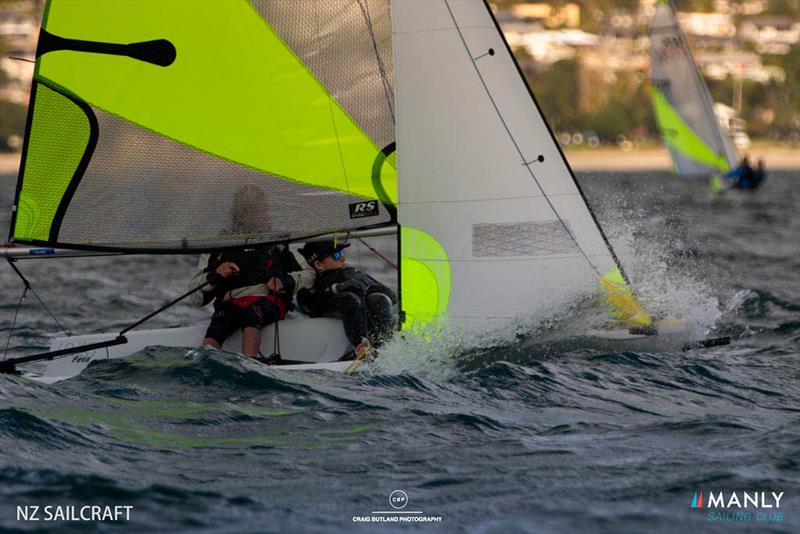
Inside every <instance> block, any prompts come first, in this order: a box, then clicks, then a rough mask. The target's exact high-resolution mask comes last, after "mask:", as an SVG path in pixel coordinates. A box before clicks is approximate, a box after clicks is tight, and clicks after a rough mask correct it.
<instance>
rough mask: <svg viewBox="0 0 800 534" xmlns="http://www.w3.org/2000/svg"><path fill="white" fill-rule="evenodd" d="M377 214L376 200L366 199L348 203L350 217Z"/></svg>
mask: <svg viewBox="0 0 800 534" xmlns="http://www.w3.org/2000/svg"><path fill="white" fill-rule="evenodd" d="M377 215H378V201H377V200H366V201H364V202H355V203H353V204H350V218H351V219H360V218H361V217H376V216H377Z"/></svg>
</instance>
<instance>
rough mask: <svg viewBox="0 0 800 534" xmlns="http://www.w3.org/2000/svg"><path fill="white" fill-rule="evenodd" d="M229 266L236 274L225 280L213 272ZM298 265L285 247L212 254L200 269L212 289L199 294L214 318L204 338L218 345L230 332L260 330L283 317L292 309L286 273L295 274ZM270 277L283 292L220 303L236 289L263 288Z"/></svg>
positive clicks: (291, 284)
mask: <svg viewBox="0 0 800 534" xmlns="http://www.w3.org/2000/svg"><path fill="white" fill-rule="evenodd" d="M225 262H232V263H235V264H236V265H237V266H238V267H239V273H238V274H236V275H234V276H230V277H228V278H224V279H223V278H220V277H219V275H217V274H216V272H215V270H216V268H217V267H218V266H219V265H221V264H223V263H225ZM300 269H301V268H300V265H299V264H298V263H297V260H296V259H295V257H294V254H292V253H291V251H290V250H289V248H288V247H286V246H285V245H269V246H264V247H258V248H249V249H237V250H225V251H222V252H218V253H215V254H212V255H211V256H210V257H209V259H208V266H207V267H206V268H205V269H204V271H205V272H206V278H207V279H208V280H209V281H213V282H214V283H215V285H214V286H213V287H211V288H210V289H209V290H208V291H203V305H206V304H208V303H209V302H211V300H214V299H216V300H215V302H214V315H213V316H212V317H211V324H210V325H209V326H208V330H207V331H206V337H209V338H211V339H214V340H215V341H217V342H218V343H220V344H222V343H223V342H224V341H225V339H227V338H228V336H230V335H231V334H232V333H233V332H235V331H236V330H238V329H240V328H245V327H253V328H263V327H265V326H267V325H268V324H271V323H274V322H276V321H278V320H280V319H283V317H284V316H285V315H286V312H287V311H288V310H291V308H292V293H293V291H294V285H295V281H294V278H292V277H291V276H288V275H287V273H289V272H292V271H299V270H300ZM272 277H277V278H279V279H280V280H281V282H283V286H284V288H283V291H281V292H280V293H278V294H269V295H266V294H264V293H262V294H260V295H258V294H257V295H247V296H242V297H238V298H234V299H231V300H223V298H224V297H225V295H226V294H227V293H228V292H230V291H232V290H234V289H238V288H243V287H248V286H258V285H259V284H265V283H266V281H267V280H269V279H270V278H272Z"/></svg>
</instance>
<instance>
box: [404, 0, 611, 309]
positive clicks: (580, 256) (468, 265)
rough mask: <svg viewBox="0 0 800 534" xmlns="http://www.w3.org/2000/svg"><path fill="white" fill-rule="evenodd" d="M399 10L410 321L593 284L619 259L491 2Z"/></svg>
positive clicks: (438, 2) (565, 299) (537, 303)
mask: <svg viewBox="0 0 800 534" xmlns="http://www.w3.org/2000/svg"><path fill="white" fill-rule="evenodd" d="M392 20H393V24H394V33H395V50H394V52H395V79H396V84H397V97H396V100H397V117H398V124H397V131H398V147H399V148H398V173H399V177H400V178H399V193H398V198H399V205H398V214H399V221H400V223H401V228H402V230H401V246H400V248H401V260H402V261H401V293H402V303H403V310H404V311H405V312H406V315H407V319H409V320H411V321H427V320H430V318H432V317H435V316H438V315H442V314H447V316H448V317H450V318H458V319H464V320H467V321H469V320H476V321H484V320H486V319H488V318H510V317H516V316H520V315H526V314H531V313H533V312H534V311H535V310H538V309H542V308H546V307H549V306H554V305H559V304H562V305H563V304H567V303H569V302H571V300H572V299H573V298H574V297H575V296H576V295H578V294H581V293H583V294H585V293H586V292H591V291H592V290H593V289H594V288H595V287H596V286H597V283H598V280H599V279H600V278H601V277H602V276H604V275H605V274H606V273H609V272H614V271H615V268H616V267H617V261H616V258H615V257H614V254H613V252H612V250H611V247H610V245H609V244H608V242H607V240H606V239H605V236H604V235H603V233H602V231H601V229H600V228H599V226H598V224H597V221H596V220H595V218H594V216H593V214H592V212H591V211H590V210H589V208H588V206H587V204H586V202H585V200H584V198H583V195H582V193H581V190H580V188H579V186H578V183H577V182H576V180H575V178H574V176H573V175H572V171H571V170H570V168H569V166H568V164H567V162H566V160H565V158H564V155H563V154H562V153H561V151H560V149H559V147H558V145H557V143H556V142H555V139H554V137H553V135H552V132H551V131H550V130H549V128H548V126H547V124H546V122H545V120H544V118H543V116H542V113H541V111H540V110H539V109H538V106H537V105H536V103H535V101H534V100H533V98H532V96H533V95H532V94H531V93H530V91H529V89H528V88H527V86H526V83H525V81H524V78H523V76H522V74H521V72H520V71H519V69H518V67H517V65H516V62H515V61H514V58H513V56H512V54H511V51H510V50H509V48H508V46H507V44H506V42H505V40H504V38H503V36H502V34H501V32H500V30H499V27H498V26H497V24H496V21H495V20H494V17H493V15H492V13H491V11H490V9H489V6H488V5H487V4H486V3H484V2H481V1H471V2H465V1H452V0H395V1H393V2H392ZM615 272H618V271H615ZM620 282H622V280H621V277H620Z"/></svg>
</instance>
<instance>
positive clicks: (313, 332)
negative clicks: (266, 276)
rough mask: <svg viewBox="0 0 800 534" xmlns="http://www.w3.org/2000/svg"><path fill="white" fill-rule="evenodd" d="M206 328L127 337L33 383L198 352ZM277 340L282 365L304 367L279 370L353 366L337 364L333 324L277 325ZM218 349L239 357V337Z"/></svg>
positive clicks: (266, 350) (63, 340) (56, 346)
mask: <svg viewBox="0 0 800 534" xmlns="http://www.w3.org/2000/svg"><path fill="white" fill-rule="evenodd" d="M290 315H291V314H290ZM206 327H207V325H206V324H202V325H196V326H187V327H181V328H162V329H158V330H141V331H133V332H128V333H127V334H125V337H126V338H127V339H128V343H126V344H124V345H115V346H111V347H106V348H102V349H95V350H91V351H88V352H80V353H77V354H71V355H69V356H63V357H61V358H55V359H53V360H50V361H48V362H47V366H46V368H45V370H44V373H43V375H42V376H39V377H34V379H35V380H39V381H41V382H47V383H53V382H58V381H60V380H65V379H67V378H71V377H73V376H76V375H78V374H80V373H81V372H82V371H83V370H84V369H85V368H86V367H87V366H88V365H89V363H90V362H93V361H97V360H106V359H114V358H124V357H125V356H129V355H131V354H133V353H135V352H138V351H140V350H142V349H144V348H145V347H149V346H163V347H182V348H183V347H186V348H193V347H199V346H200V344H201V342H202V340H203V336H204V335H205V331H206ZM274 335H275V327H274V325H269V326H268V327H266V328H265V329H264V330H263V335H262V339H261V353H262V354H264V355H265V356H269V355H270V354H272V352H273V346H274V345H273V343H274ZM116 337H117V334H92V335H85V336H71V337H60V338H56V339H54V340H53V341H52V343H51V344H50V350H60V349H65V348H70V347H76V346H79V345H86V344H89V343H98V342H101V341H108V340H112V339H114V338H116ZM278 337H279V339H280V352H281V356H282V357H283V358H284V359H286V360H293V361H302V362H307V363H303V364H294V365H280V366H277V367H279V368H280V369H293V370H311V369H327V370H333V371H344V370H345V369H346V368H347V367H348V366H349V364H351V363H353V362H339V361H337V360H338V359H339V358H340V357H341V356H342V354H344V353H345V352H346V351H347V348H348V346H349V343H348V341H347V338H346V337H345V334H344V328H343V327H342V322H341V321H339V320H337V319H326V318H316V319H312V318H309V317H305V316H295V317H288V318H287V319H286V320H284V321H281V322H280V323H279V326H278ZM222 348H223V349H224V350H226V351H228V352H234V353H240V352H241V351H242V334H241V331H239V332H237V333H235V334H233V335H232V336H231V337H229V338H228V339H227V340H226V341H225V344H224V345H223V347H222Z"/></svg>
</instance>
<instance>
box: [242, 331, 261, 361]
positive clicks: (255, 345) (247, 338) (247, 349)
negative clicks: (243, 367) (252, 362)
mask: <svg viewBox="0 0 800 534" xmlns="http://www.w3.org/2000/svg"><path fill="white" fill-rule="evenodd" d="M259 348H261V329H260V328H254V327H252V326H245V327H244V328H243V329H242V354H244V355H245V356H247V357H248V358H252V357H253V356H255V355H257V354H258V349H259Z"/></svg>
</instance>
